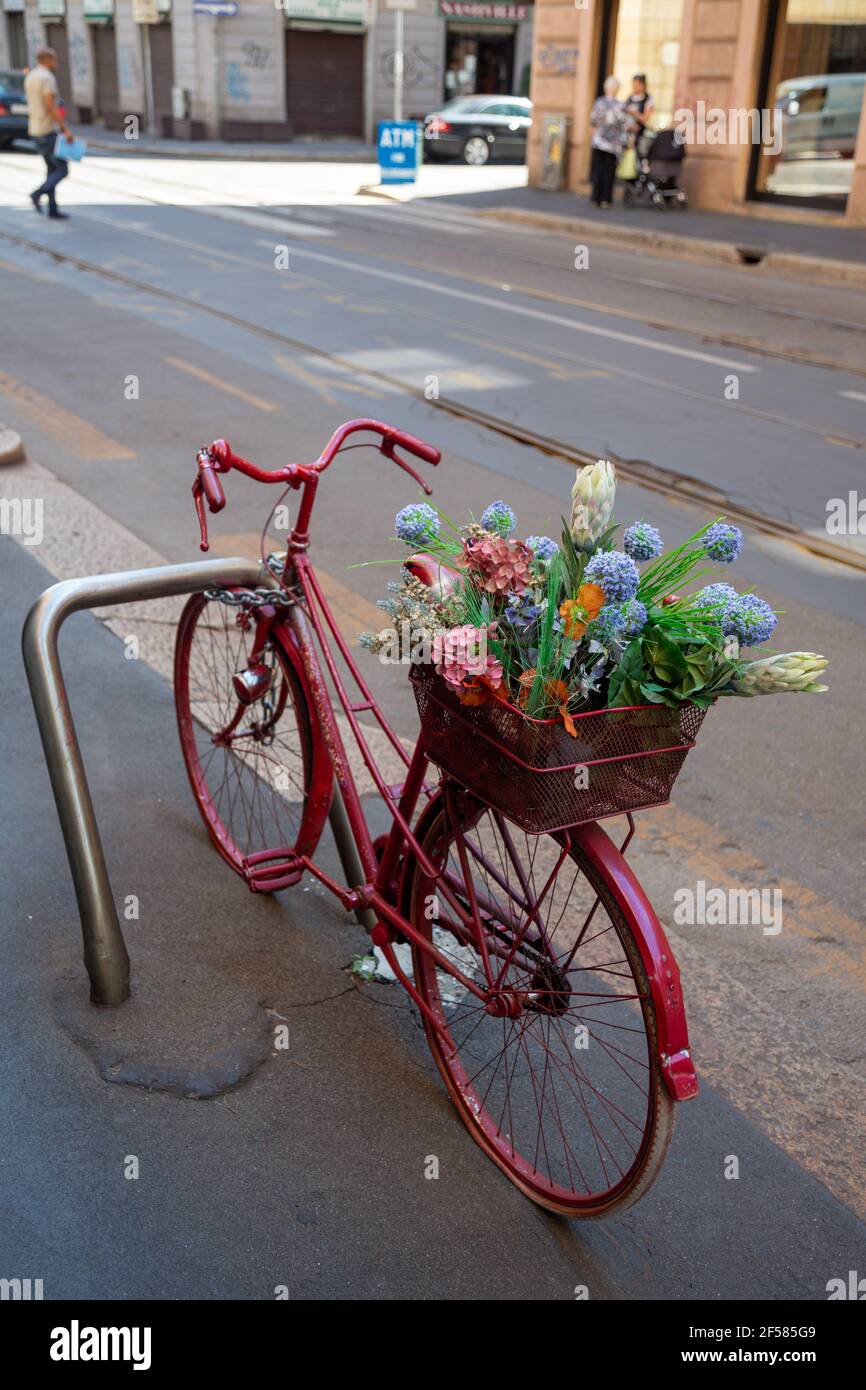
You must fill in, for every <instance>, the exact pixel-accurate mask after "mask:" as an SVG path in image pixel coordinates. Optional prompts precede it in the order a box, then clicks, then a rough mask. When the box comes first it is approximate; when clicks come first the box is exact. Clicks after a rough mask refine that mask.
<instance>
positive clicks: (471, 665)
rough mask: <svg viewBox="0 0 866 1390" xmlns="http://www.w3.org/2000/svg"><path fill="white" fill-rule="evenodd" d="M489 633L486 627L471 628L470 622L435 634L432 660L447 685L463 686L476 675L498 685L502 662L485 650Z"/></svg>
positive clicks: (500, 679) (500, 677)
mask: <svg viewBox="0 0 866 1390" xmlns="http://www.w3.org/2000/svg"><path fill="white" fill-rule="evenodd" d="M489 635H490V632H489V629H488V628H486V627H473V626H472V625H471V623H465V624H464V625H463V626H462V627H452V628H451V629H450V630H449V631H448V632H437V633H436V634H435V636H434V638H433V660H434V662H435V663H436V670H437V671H438V672H439V674H440V676H444V678H445V680H446V681H448V683H449V685H463V683H464V681H466V680H469V679H472V678H475V679H477V678H478V677H483V678H484V679H485V680H486V681H489V682H490V684H491V685H493V686H497V685H499V684H500V682H501V681H502V674H503V673H502V663H501V662H500V661H498V660H497V659H496V657H495V656H494V655H493V654H492V652H488V650H487V639H488V637H489Z"/></svg>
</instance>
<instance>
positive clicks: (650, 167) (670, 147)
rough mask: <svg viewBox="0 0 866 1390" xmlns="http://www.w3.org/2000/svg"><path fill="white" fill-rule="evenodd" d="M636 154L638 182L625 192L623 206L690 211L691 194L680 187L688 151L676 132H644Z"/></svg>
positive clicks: (640, 137)
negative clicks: (687, 208)
mask: <svg viewBox="0 0 866 1390" xmlns="http://www.w3.org/2000/svg"><path fill="white" fill-rule="evenodd" d="M636 154H637V178H636V179H633V180H631V182H629V183H627V184H626V186H625V188H624V189H623V195H622V201H623V206H624V207H627V208H631V207H636V206H637V205H638V204H639V203H641V202H648V203H652V205H653V207H657V208H666V207H667V206H668V204H673V205H674V206H675V207H678V208H684V207H687V206H688V201H689V199H688V194H687V193H686V190H685V189H684V188H680V187H679V185H678V183H677V178H678V176H679V172H680V167H681V165H682V162H683V160H684V159H685V157H686V147H685V145H684V144H681V143H680V142H679V141H678V140H677V138H676V131H675V130H673V129H670V130H659V131H651V130H644V131H641V134H640V135H639V136H638V141H637V148H636Z"/></svg>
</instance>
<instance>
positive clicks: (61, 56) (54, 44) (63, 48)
mask: <svg viewBox="0 0 866 1390" xmlns="http://www.w3.org/2000/svg"><path fill="white" fill-rule="evenodd" d="M45 42H46V43H47V44H48V47H49V48H53V49H54V52H55V53H56V54H57V67H56V68H55V69H54V76H55V77H56V78H57V85H58V87H59V88H60V99H61V101H62V103H63V105H64V106H65V107H66V110H67V111H68V112H69V113H70V120H72V119H74V110H75V103H74V100H73V97H72V74H71V73H70V71H69V37H68V35H67V33H66V25H65V24H46V26H45Z"/></svg>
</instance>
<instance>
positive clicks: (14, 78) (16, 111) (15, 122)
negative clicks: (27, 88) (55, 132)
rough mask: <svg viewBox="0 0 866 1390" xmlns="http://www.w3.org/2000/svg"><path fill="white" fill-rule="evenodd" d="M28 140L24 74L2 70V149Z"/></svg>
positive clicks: (0, 134)
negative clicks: (18, 141)
mask: <svg viewBox="0 0 866 1390" xmlns="http://www.w3.org/2000/svg"><path fill="white" fill-rule="evenodd" d="M26 139H27V98H26V96H25V95H24V73H23V72H16V71H12V70H10V69H9V68H0V149H2V148H3V147H4V146H5V145H11V144H12V141H13V140H26Z"/></svg>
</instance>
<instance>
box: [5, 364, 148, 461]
mask: <svg viewBox="0 0 866 1390" xmlns="http://www.w3.org/2000/svg"><path fill="white" fill-rule="evenodd" d="M0 391H2V392H3V394H4V395H5V396H7V397H8V399H9V400H10V401H11V402H12V405H13V409H14V410H15V412H16V414H18V415H20V416H22V417H23V418H24V419H25V420H27V421H28V422H29V423H30V424H31V425H34V426H35V428H36V429H38V430H39V431H40V432H41V433H42V434H46V435H50V437H51V438H52V439H56V440H57V442H58V443H59V444H62V445H63V447H64V448H65V449H68V450H69V451H70V452H71V453H73V454H76V455H77V456H78V457H79V458H83V459H111V460H117V461H120V460H122V459H134V458H135V457H136V454H135V451H134V450H133V449H128V448H127V447H126V445H125V444H120V443H119V442H118V441H117V440H116V439H112V438H111V436H110V435H107V434H104V433H103V431H102V430H100V429H97V427H96V425H91V424H90V423H89V421H87V420H82V418H81V416H80V415H74V414H73V413H72V411H71V410H65V409H64V408H63V406H62V405H58V404H57V402H56V401H54V400H52V399H51V397H50V396H45V395H43V393H42V392H41V391H37V390H36V388H35V387H34V386H27V385H26V384H25V383H24V382H23V381H17V380H16V379H15V377H14V376H9V375H8V373H7V372H0Z"/></svg>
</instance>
